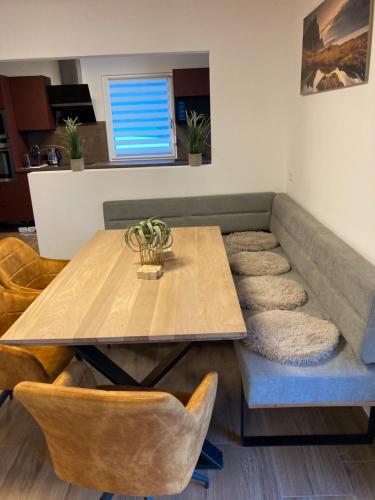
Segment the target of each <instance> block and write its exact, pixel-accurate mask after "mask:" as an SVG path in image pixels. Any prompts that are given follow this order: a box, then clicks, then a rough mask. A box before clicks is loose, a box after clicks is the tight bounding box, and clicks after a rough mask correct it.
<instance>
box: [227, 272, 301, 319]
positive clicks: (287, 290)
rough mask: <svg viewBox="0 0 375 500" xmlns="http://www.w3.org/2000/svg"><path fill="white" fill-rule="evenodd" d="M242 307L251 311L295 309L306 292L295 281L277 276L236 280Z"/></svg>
mask: <svg viewBox="0 0 375 500" xmlns="http://www.w3.org/2000/svg"><path fill="white" fill-rule="evenodd" d="M236 289H237V294H238V299H239V301H240V304H241V306H242V307H245V308H247V309H251V310H252V311H270V310H273V309H295V308H296V307H298V306H301V305H302V304H304V303H305V302H306V292H305V290H304V289H303V288H302V286H301V285H299V284H298V283H297V282H296V281H293V280H288V279H286V278H280V277H279V276H257V277H250V278H243V279H241V280H238V281H237V282H236Z"/></svg>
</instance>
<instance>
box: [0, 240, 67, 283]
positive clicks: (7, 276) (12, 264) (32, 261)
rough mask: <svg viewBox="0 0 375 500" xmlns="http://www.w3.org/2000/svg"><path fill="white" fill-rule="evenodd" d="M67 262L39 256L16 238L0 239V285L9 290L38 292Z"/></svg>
mask: <svg viewBox="0 0 375 500" xmlns="http://www.w3.org/2000/svg"><path fill="white" fill-rule="evenodd" d="M68 262H69V261H67V260H58V259H45V258H44V257H40V256H39V255H38V254H37V253H36V252H34V250H33V249H32V248H30V247H29V245H27V244H26V243H24V242H23V241H21V240H19V239H18V238H12V237H10V238H3V239H0V285H2V286H4V287H5V288H8V289H9V290H15V291H25V289H27V290H30V289H32V290H35V291H39V292H40V291H41V290H44V288H46V286H47V285H49V283H50V282H51V281H52V280H53V278H54V277H55V276H56V275H57V274H58V273H59V272H60V271H61V270H62V269H63V268H64V267H65V266H66V264H67V263H68Z"/></svg>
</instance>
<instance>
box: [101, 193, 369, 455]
mask: <svg viewBox="0 0 375 500" xmlns="http://www.w3.org/2000/svg"><path fill="white" fill-rule="evenodd" d="M103 209H104V220H105V227H106V228H107V229H115V228H124V227H126V226H127V225H129V224H131V223H133V222H135V221H138V220H139V219H141V218H145V217H150V216H154V215H157V216H159V217H162V218H164V219H165V220H166V221H167V222H168V223H169V224H170V225H171V226H175V227H176V226H202V225H219V226H220V227H221V230H222V233H223V234H226V233H230V232H233V231H245V230H266V231H267V230H270V231H272V233H273V234H274V235H275V236H276V237H277V238H278V240H279V242H280V247H278V248H277V249H275V251H276V252H278V253H280V254H282V255H285V256H286V257H287V258H288V259H289V261H290V263H291V266H292V271H290V272H289V273H288V274H286V275H284V276H285V277H287V278H290V279H293V280H296V281H298V282H299V283H301V284H302V285H303V286H304V288H305V290H306V291H307V294H308V301H307V303H306V304H305V305H304V306H302V307H301V308H298V310H301V311H304V312H307V313H309V314H313V315H315V316H318V317H321V318H324V319H329V320H330V321H332V322H334V323H335V324H336V325H337V326H338V328H339V329H340V333H341V341H340V343H339V346H338V348H337V349H336V350H335V352H334V354H333V355H332V356H331V357H330V358H329V359H326V360H324V361H322V362H320V363H318V364H314V365H306V366H304V365H303V366H289V365H283V364H280V363H277V362H274V361H270V360H268V359H267V358H265V357H263V356H261V355H260V354H257V353H254V352H250V351H249V350H247V349H246V348H245V347H244V345H243V344H242V342H241V341H238V342H235V350H236V354H237V358H238V362H239V368H240V371H241V377H242V385H243V393H242V412H241V436H242V441H243V444H245V445H247V446H254V445H278V444H279V445H287V444H332V443H349V444H355V443H365V442H372V441H373V440H374V435H375V411H373V409H372V407H373V406H375V266H373V265H372V264H370V263H369V262H368V261H366V260H365V259H364V258H363V257H361V256H360V255H359V254H358V253H357V252H356V251H354V250H353V249H352V248H351V247H350V246H349V245H347V244H346V243H345V242H344V241H343V240H341V239H340V238H338V237H337V236H336V235H335V234H334V233H333V232H332V231H330V230H329V229H328V228H326V227H325V226H324V225H322V224H321V223H320V222H318V221H317V220H316V219H315V218H314V217H312V216H311V215H310V214H309V213H308V212H306V211H305V210H304V209H303V208H301V207H300V206H299V205H298V204H297V203H295V202H294V201H293V200H292V199H291V198H290V197H289V196H287V195H285V194H275V193H250V194H235V195H220V196H204V197H191V198H173V199H152V200H129V201H109V202H105V203H104V207H103ZM289 406H291V407H302V406H369V407H371V412H370V418H369V428H368V432H367V433H366V434H359V435H358V434H350V435H344V436H342V435H338V436H336V435H323V436H245V435H244V420H245V407H247V408H249V409H250V410H254V409H257V408H269V407H274V408H275V407H289Z"/></svg>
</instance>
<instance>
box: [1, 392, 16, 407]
mask: <svg viewBox="0 0 375 500" xmlns="http://www.w3.org/2000/svg"><path fill="white" fill-rule="evenodd" d="M8 398H10V399H13V391H3V392H2V393H1V394H0V406H2V405H3V404H4V403H5V401H6V400H7V399H8Z"/></svg>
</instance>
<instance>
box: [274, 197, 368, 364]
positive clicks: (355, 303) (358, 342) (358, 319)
mask: <svg viewBox="0 0 375 500" xmlns="http://www.w3.org/2000/svg"><path fill="white" fill-rule="evenodd" d="M271 231H272V232H273V233H274V234H275V236H276V237H277V238H278V239H279V241H280V243H281V245H282V247H283V249H284V250H285V253H286V254H287V255H288V258H289V259H290V261H291V264H292V266H294V267H295V268H296V269H297V270H298V271H299V272H300V273H301V274H302V275H303V277H304V279H305V280H306V281H307V283H308V284H309V285H310V287H311V288H312V290H313V291H314V292H315V294H316V296H317V298H318V299H319V301H320V302H321V304H322V307H323V308H324V309H325V310H326V311H327V313H328V314H329V316H330V318H331V320H332V321H333V322H334V323H336V325H337V326H338V328H339V329H340V331H341V334H342V335H343V336H344V337H345V339H346V340H347V342H349V344H350V345H351V347H352V349H353V350H354V352H355V353H356V354H357V356H358V357H359V358H360V359H362V361H363V362H364V363H367V364H369V363H375V266H374V265H372V264H371V263H370V262H368V261H367V260H366V259H364V258H363V257H362V256H361V255H359V254H358V253H357V252H356V251H355V250H353V249H352V248H351V247H350V246H349V245H347V244H346V243H345V242H344V241H343V240H341V239H340V238H338V237H337V236H336V235H335V234H334V233H333V232H332V231H330V230H329V229H327V228H326V227H325V226H324V225H323V224H321V223H320V222H318V221H317V220H316V219H315V218H314V217H312V216H311V215H310V214H309V213H308V212H306V211H305V210H304V209H303V208H301V207H300V206H299V205H298V204H297V203H295V202H294V201H293V200H292V199H291V198H290V197H289V196H287V195H285V194H278V195H276V197H275V198H274V202H273V208H272V215H271Z"/></svg>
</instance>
